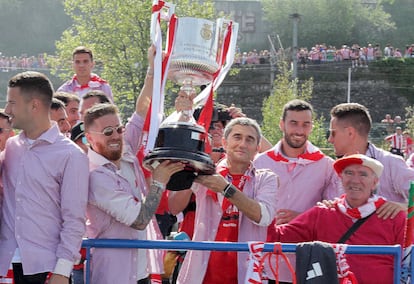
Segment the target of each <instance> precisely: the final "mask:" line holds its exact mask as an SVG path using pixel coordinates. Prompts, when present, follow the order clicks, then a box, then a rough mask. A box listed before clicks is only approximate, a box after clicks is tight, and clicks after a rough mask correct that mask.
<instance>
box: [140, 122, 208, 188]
mask: <svg viewBox="0 0 414 284" xmlns="http://www.w3.org/2000/svg"><path fill="white" fill-rule="evenodd" d="M206 135H208V134H206V133H205V130H204V128H203V127H201V126H199V125H197V124H192V123H187V122H184V123H183V122H172V123H166V124H162V125H161V127H160V129H159V131H158V136H157V139H156V142H155V148H154V150H152V151H151V152H150V153H149V154H148V155H147V156H146V157H145V158H144V160H143V165H144V166H145V167H147V168H148V167H152V168H155V167H157V166H158V165H159V164H160V163H162V162H163V161H165V160H170V161H176V162H182V163H184V164H185V168H184V170H182V171H180V172H178V173H176V174H174V175H173V176H172V177H171V178H170V181H169V182H168V184H167V189H169V190H174V191H178V190H183V189H188V188H190V187H191V185H192V183H193V181H194V179H195V178H196V177H197V175H199V174H203V175H211V174H214V173H215V165H214V162H213V160H212V159H211V158H210V156H209V155H207V154H206V153H205V152H204V139H205V137H206Z"/></svg>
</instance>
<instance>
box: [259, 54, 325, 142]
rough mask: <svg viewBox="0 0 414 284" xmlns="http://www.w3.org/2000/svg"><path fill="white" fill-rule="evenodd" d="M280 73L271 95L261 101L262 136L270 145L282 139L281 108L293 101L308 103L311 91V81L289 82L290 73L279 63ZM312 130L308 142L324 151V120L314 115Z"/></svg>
mask: <svg viewBox="0 0 414 284" xmlns="http://www.w3.org/2000/svg"><path fill="white" fill-rule="evenodd" d="M279 71H280V73H279V74H278V75H277V77H276V80H275V81H274V84H273V88H274V90H273V93H272V94H271V95H270V96H269V97H267V98H265V99H264V101H263V108H262V112H263V123H262V131H263V135H264V136H265V137H266V138H267V139H268V140H269V141H270V142H271V143H272V144H276V143H277V141H279V140H280V139H281V138H282V137H283V133H282V132H281V130H280V128H279V122H280V119H281V117H282V111H283V106H284V105H285V104H286V103H287V102H289V101H291V100H293V99H302V100H304V101H310V99H311V98H312V91H313V79H312V78H310V79H309V80H306V81H302V82H299V81H298V80H291V75H292V74H291V71H290V70H288V65H287V64H286V63H285V62H284V63H280V65H279ZM314 117H315V119H314V121H313V130H312V133H311V135H310V136H309V140H310V141H311V142H312V143H314V144H315V145H317V146H318V147H320V148H322V149H325V148H328V147H329V143H328V141H327V139H326V133H327V131H326V127H325V125H326V124H327V123H326V119H325V118H324V117H323V116H321V117H317V114H316V113H315V114H314Z"/></svg>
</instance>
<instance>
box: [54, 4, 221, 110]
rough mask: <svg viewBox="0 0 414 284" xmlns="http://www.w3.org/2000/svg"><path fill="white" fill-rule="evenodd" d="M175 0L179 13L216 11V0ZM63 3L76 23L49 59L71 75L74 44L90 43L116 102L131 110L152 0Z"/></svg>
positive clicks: (65, 75)
mask: <svg viewBox="0 0 414 284" xmlns="http://www.w3.org/2000/svg"><path fill="white" fill-rule="evenodd" d="M176 5H177V6H176V10H175V13H176V15H177V16H179V17H180V16H191V17H202V18H213V17H214V6H213V4H212V2H211V1H207V2H205V3H203V5H200V4H199V3H198V2H193V1H190V0H180V1H177V3H176ZM64 6H65V11H66V13H67V14H68V15H69V16H70V17H71V18H72V21H73V25H72V26H71V27H70V28H68V29H67V30H66V31H65V32H64V33H63V34H62V37H61V39H60V40H59V41H58V42H57V43H56V48H57V52H56V57H54V58H49V61H48V62H49V63H50V65H51V66H52V67H53V68H54V70H55V72H56V73H57V75H58V76H59V77H60V78H62V79H65V80H67V79H68V78H70V77H71V76H72V71H71V53H72V50H73V49H74V48H75V47H76V46H79V45H85V46H87V47H89V48H91V49H92V50H93V52H94V57H95V61H97V62H96V63H97V65H98V66H99V67H100V69H99V71H101V74H100V75H101V76H102V77H103V78H105V80H107V81H108V82H110V84H111V86H112V89H113V93H114V96H115V102H116V103H117V105H118V106H119V107H120V109H121V112H122V113H124V114H126V115H128V114H129V113H131V112H132V109H133V108H134V102H135V99H136V98H137V96H138V95H139V93H140V91H141V88H142V85H143V82H144V78H145V73H146V68H147V65H148V63H147V50H148V47H149V45H150V37H149V32H150V24H151V8H152V2H151V1H140V0H99V1H98V0H93V1H92V0H91V1H84V0H65V1H64ZM99 67H98V68H99Z"/></svg>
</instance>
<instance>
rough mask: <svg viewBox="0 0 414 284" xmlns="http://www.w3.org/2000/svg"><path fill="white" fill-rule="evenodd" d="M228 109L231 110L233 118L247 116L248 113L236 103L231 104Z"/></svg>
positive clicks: (230, 113)
mask: <svg viewBox="0 0 414 284" xmlns="http://www.w3.org/2000/svg"><path fill="white" fill-rule="evenodd" d="M227 111H228V112H229V115H230V116H231V118H237V117H246V115H245V114H244V113H243V112H242V109H241V108H239V107H236V106H235V105H234V104H231V106H229V107H228V108H227Z"/></svg>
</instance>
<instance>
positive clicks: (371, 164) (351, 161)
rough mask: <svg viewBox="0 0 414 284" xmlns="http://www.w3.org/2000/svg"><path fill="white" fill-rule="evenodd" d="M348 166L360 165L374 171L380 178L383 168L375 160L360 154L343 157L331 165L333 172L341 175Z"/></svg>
mask: <svg viewBox="0 0 414 284" xmlns="http://www.w3.org/2000/svg"><path fill="white" fill-rule="evenodd" d="M350 165H362V166H365V167H368V168H370V169H371V170H373V171H374V173H375V174H376V175H377V177H380V176H381V173H382V170H383V169H384V166H383V165H382V164H381V163H380V162H379V161H377V160H375V159H373V158H370V157H367V156H365V155H362V154H354V155H349V156H345V157H343V158H340V159H338V160H336V161H335V163H334V164H333V166H334V169H335V171H336V172H337V173H338V174H341V173H342V171H343V170H344V169H345V168H346V167H348V166H350Z"/></svg>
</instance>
